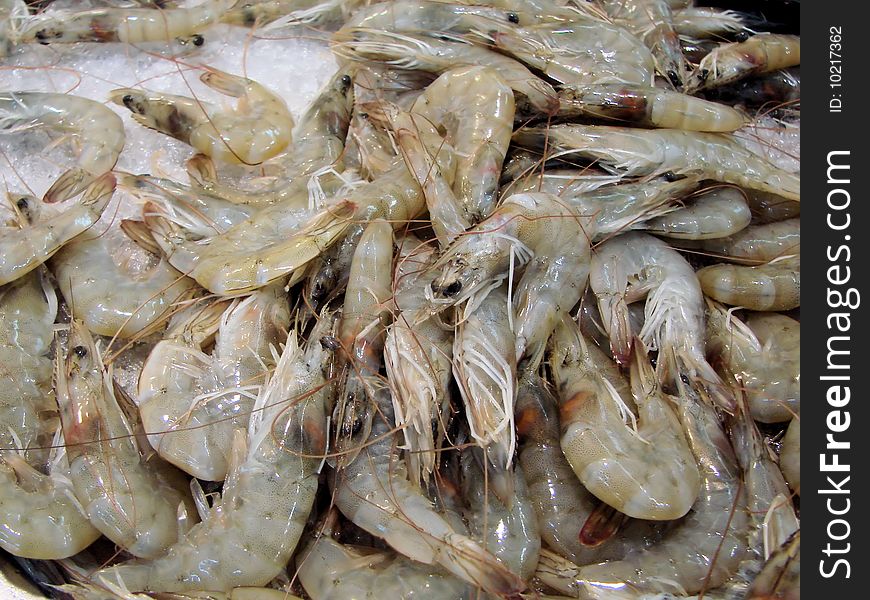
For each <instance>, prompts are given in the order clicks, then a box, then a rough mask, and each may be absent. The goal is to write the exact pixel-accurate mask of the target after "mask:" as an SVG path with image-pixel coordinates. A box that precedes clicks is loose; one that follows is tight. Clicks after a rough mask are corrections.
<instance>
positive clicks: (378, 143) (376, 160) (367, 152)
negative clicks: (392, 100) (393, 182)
mask: <svg viewBox="0 0 870 600" xmlns="http://www.w3.org/2000/svg"><path fill="white" fill-rule="evenodd" d="M348 138H349V139H348V145H350V143H351V141H352V142H353V143H354V145H355V147H356V149H357V150H358V152H359V155H360V156H359V162H360V173H361V174H362V175H363V176H364V177H366V178H367V179H369V180H374V179H377V178H378V177H380V176H381V175H383V174H384V173H386V172H388V171H389V170H390V169H392V168H393V167H394V166H395V165H396V162H397V160H401V159H397V157H396V148H395V146H394V142H393V139H392V138H391V137H390V136H389V135H388V134H387V132H386V131H384V130H383V129H380V128H378V127H376V126H375V125H374V123H373V122H372V119H370V118H369V116H368V113H366V112H363V111H360V110H355V111H354V114H353V117H352V119H351V122H350V127H349V129H348Z"/></svg>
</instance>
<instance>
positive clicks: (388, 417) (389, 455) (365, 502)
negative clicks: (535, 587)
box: [332, 388, 526, 596]
mask: <svg viewBox="0 0 870 600" xmlns="http://www.w3.org/2000/svg"><path fill="white" fill-rule="evenodd" d="M373 401H374V402H375V403H376V407H375V408H376V417H375V419H374V423H373V424H372V428H371V432H370V434H369V436H368V440H367V441H364V440H360V441H359V444H362V445H364V448H363V449H362V450H361V451H360V453H359V456H358V457H357V458H356V460H355V461H353V462H352V463H350V464H349V465H348V466H346V467H345V468H344V469H342V470H341V471H339V472H337V473H336V474H335V477H334V478H333V480H332V485H333V489H334V494H335V504H336V506H337V507H338V509H339V510H340V511H341V512H342V514H344V515H345V516H346V517H347V518H349V519H350V520H351V521H353V522H354V523H355V524H356V525H358V526H359V527H361V528H362V529H364V530H365V531H368V532H369V533H371V534H373V535H376V536H378V537H381V538H383V539H384V541H386V542H387V544H389V545H390V546H391V547H392V548H393V549H395V550H397V551H398V552H401V553H402V554H404V555H405V556H407V557H408V558H411V559H413V560H415V561H418V562H421V563H425V564H427V565H431V564H436V563H437V564H438V565H440V566H442V567H444V568H445V569H447V570H448V571H449V572H451V573H453V574H454V575H456V576H457V577H459V578H461V579H462V580H464V581H467V582H469V583H471V584H472V585H475V586H480V587H481V588H483V590H484V591H486V592H488V593H490V594H495V595H502V596H510V595H514V594H517V593H519V592H520V591H522V590H523V589H525V587H526V586H525V583H524V582H523V580H522V579H520V578H519V577H518V576H517V575H515V574H513V573H511V572H510V571H509V570H508V569H507V568H505V567H504V565H502V564H501V563H500V562H499V561H498V560H497V559H496V558H495V557H494V556H493V555H492V554H490V553H489V552H487V551H486V550H484V549H483V548H481V547H480V545H479V544H478V543H477V542H475V541H473V540H472V539H471V538H469V537H468V536H467V535H465V534H464V533H462V532H459V531H456V530H455V529H454V528H453V527H452V526H451V525H450V524H449V523H448V522H447V521H446V520H445V519H444V518H443V517H442V516H441V515H440V514H439V513H438V512H437V511H436V510H435V509H434V507H433V506H432V503H431V502H430V501H429V500H428V499H427V498H426V497H425V496H424V495H423V494H422V493H421V492H420V490H419V488H418V487H417V486H415V485H414V484H412V483H411V482H410V481H408V477H407V471H406V469H405V464H404V462H402V461H401V460H400V459H399V458H398V457H397V455H396V453H395V451H394V448H393V443H394V439H393V437H394V436H393V424H394V417H393V406H392V405H393V401H392V399H391V398H390V393H389V391H388V390H387V388H380V389H379V390H377V391H376V393H375V395H374V399H373Z"/></svg>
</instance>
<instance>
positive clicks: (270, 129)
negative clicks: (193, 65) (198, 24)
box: [109, 68, 293, 165]
mask: <svg viewBox="0 0 870 600" xmlns="http://www.w3.org/2000/svg"><path fill="white" fill-rule="evenodd" d="M200 80H201V81H202V82H203V83H204V84H205V85H207V86H208V87H210V88H212V89H213V90H216V91H218V92H220V93H221V94H224V95H227V96H232V97H233V98H238V99H239V101H238V104H237V105H236V107H235V108H234V109H232V110H222V109H220V108H218V107H215V106H213V105H209V104H206V103H204V102H201V101H199V100H195V99H191V98H187V97H184V96H175V95H172V94H161V93H149V92H144V91H142V90H135V89H132V88H121V89H117V90H113V91H112V92H111V93H110V94H109V99H110V100H111V101H112V102H114V103H115V104H118V105H119V106H125V107H126V108H128V109H129V110H130V112H131V113H132V116H133V119H134V120H136V121H137V122H138V123H140V124H141V125H144V126H145V127H150V128H151V129H156V130H157V131H159V132H161V133H165V134H166V135H169V136H172V137H174V138H175V139H177V140H180V141H182V142H184V143H185V144H190V145H191V146H193V147H194V148H196V149H197V150H198V151H200V152H202V153H203V154H205V155H207V156H210V157H212V158H214V159H216V160H219V161H223V162H226V163H230V164H244V165H257V164H259V163H261V162H263V161H265V160H268V159H270V158H272V157H273V156H276V155H278V154H280V153H281V152H283V151H284V149H285V148H286V147H287V145H288V144H290V142H291V141H292V132H293V117H292V115H291V114H290V111H289V109H288V108H287V105H286V104H285V103H284V100H283V99H282V98H281V97H280V96H278V95H277V94H275V93H274V92H271V91H269V90H268V89H267V88H266V87H265V86H263V85H261V84H259V83H257V82H256V81H254V80H253V79H247V78H245V77H238V76H236V75H231V74H230V73H224V72H223V71H218V70H217V69H213V68H209V69H208V70H207V71H206V72H205V73H203V74H202V75H201V76H200Z"/></svg>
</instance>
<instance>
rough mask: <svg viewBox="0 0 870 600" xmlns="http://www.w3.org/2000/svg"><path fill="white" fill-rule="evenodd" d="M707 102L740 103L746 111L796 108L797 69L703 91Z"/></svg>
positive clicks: (799, 91)
mask: <svg viewBox="0 0 870 600" xmlns="http://www.w3.org/2000/svg"><path fill="white" fill-rule="evenodd" d="M704 97H705V98H707V99H709V100H716V101H719V102H725V103H727V104H732V105H734V104H740V105H743V106H745V107H747V108H762V107H770V106H779V105H781V106H786V107H788V106H791V107H795V108H798V107H800V101H801V74H800V68H798V67H792V68H790V69H780V70H778V71H772V72H770V73H765V74H763V75H757V76H755V77H748V78H746V79H741V80H739V81H735V82H733V83H731V84H729V85H727V86H723V87H720V88H713V89H711V90H705V92H704Z"/></svg>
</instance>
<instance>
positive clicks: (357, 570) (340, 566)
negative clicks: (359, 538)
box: [297, 512, 476, 600]
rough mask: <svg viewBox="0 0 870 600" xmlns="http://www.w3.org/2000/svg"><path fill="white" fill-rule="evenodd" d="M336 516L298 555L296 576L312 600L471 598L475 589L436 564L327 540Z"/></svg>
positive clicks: (453, 599) (450, 599) (327, 520)
mask: <svg viewBox="0 0 870 600" xmlns="http://www.w3.org/2000/svg"><path fill="white" fill-rule="evenodd" d="M336 516H337V515H336V514H335V512H332V513H329V514H328V515H327V517H326V522H327V524H326V525H324V526H322V527H319V528H318V531H319V535H318V536H317V537H316V538H315V539H314V541H313V542H312V543H310V544H309V545H308V547H307V548H306V549H305V550H304V551H303V552H302V553H301V555H300V557H299V559H298V560H297V565H298V566H297V573H298V575H299V581H300V582H301V583H302V587H304V588H305V592H306V593H307V594H308V595H309V596H310V597H311V598H312V599H313V600H346V599H348V598H364V597H375V596H383V597H386V598H403V599H406V600H417V598H424V597H425V598H427V599H432V600H473V599H474V598H475V597H476V590H475V589H474V588H473V587H472V586H471V585H469V584H468V583H465V582H464V581H462V580H460V579H458V578H456V577H453V576H452V575H450V574H449V573H447V572H446V571H444V570H443V569H441V568H440V567H438V566H430V565H424V564H421V563H418V562H415V561H412V560H410V559H408V558H405V557H404V556H402V555H401V554H390V553H387V552H383V551H377V550H375V549H373V548H365V549H364V548H360V547H357V546H346V545H342V544H339V543H338V542H337V541H336V540H334V539H333V538H332V537H331V535H330V534H331V533H332V524H333V522H334V521H335V520H336Z"/></svg>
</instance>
